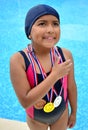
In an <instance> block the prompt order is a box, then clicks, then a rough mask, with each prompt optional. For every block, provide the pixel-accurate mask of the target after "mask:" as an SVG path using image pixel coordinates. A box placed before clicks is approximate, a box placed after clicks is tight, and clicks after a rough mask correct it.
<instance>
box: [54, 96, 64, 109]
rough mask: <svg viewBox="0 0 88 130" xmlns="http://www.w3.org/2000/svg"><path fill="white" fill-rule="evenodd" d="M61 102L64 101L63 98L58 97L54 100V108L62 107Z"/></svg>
mask: <svg viewBox="0 0 88 130" xmlns="http://www.w3.org/2000/svg"><path fill="white" fill-rule="evenodd" d="M61 101H62V97H61V96H58V97H56V99H55V100H54V107H58V106H59V105H60V103H61Z"/></svg>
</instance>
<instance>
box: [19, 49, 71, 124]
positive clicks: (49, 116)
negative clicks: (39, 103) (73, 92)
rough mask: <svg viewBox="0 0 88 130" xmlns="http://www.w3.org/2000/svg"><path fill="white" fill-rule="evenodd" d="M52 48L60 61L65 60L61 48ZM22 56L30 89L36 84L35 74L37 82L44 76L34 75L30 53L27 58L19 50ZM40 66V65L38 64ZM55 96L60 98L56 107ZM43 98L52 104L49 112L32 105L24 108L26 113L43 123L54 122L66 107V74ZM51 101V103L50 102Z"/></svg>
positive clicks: (49, 103)
mask: <svg viewBox="0 0 88 130" xmlns="http://www.w3.org/2000/svg"><path fill="white" fill-rule="evenodd" d="M54 50H55V51H56V53H58V54H59V55H60V57H61V59H62V62H64V61H65V58H64V55H63V52H62V50H61V48H60V47H55V48H54ZM57 51H58V52H57ZM19 52H20V53H21V54H22V56H23V58H24V61H25V65H26V70H25V71H26V74H27V78H28V81H29V83H30V86H31V89H32V88H33V87H35V86H36V85H35V84H36V83H35V82H36V79H35V78H36V76H37V84H39V83H41V82H42V81H43V80H44V78H43V75H42V74H41V73H40V74H38V73H36V75H34V73H33V71H34V70H33V65H32V63H31V62H30V60H32V59H30V57H32V58H34V57H33V56H32V55H31V56H30V55H29V53H30V52H28V56H29V59H30V60H29V59H28V57H27V56H26V54H25V52H23V51H19ZM40 67H41V66H40ZM49 74H50V72H48V73H47V74H46V76H48V75H49ZM51 97H52V100H51V101H49V100H50V98H51ZM56 97H58V98H60V99H59V102H60V103H59V105H57V104H58V101H57V102H56V107H55V105H54V102H55V99H56ZM43 100H44V101H46V104H48V105H49V107H51V106H50V105H52V104H53V107H52V109H53V110H51V112H48V111H46V108H45V110H44V108H43V109H36V108H35V107H34V106H32V107H29V108H27V109H26V113H27V115H28V116H29V117H30V118H32V119H34V120H37V121H39V122H42V123H45V124H52V123H54V122H55V121H56V120H57V119H59V118H60V116H61V115H62V114H63V112H64V110H65V109H66V107H67V101H68V99H67V76H65V77H63V78H62V79H60V80H58V81H57V82H56V83H55V84H54V87H53V90H52V89H50V91H49V92H48V93H47V94H46V95H45V96H44V97H43ZM51 102H52V104H51Z"/></svg>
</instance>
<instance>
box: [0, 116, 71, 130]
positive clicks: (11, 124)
mask: <svg viewBox="0 0 88 130" xmlns="http://www.w3.org/2000/svg"><path fill="white" fill-rule="evenodd" d="M0 130H30V129H29V128H28V126H27V123H26V122H20V121H15V120H9V119H3V118H0ZM48 130H50V129H49V128H48ZM68 130H69V129H68Z"/></svg>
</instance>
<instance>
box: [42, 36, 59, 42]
mask: <svg viewBox="0 0 88 130" xmlns="http://www.w3.org/2000/svg"><path fill="white" fill-rule="evenodd" d="M43 39H45V40H50V41H52V40H55V39H56V38H55V37H50V36H49V37H43Z"/></svg>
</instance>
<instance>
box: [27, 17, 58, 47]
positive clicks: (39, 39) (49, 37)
mask: <svg viewBox="0 0 88 130" xmlns="http://www.w3.org/2000/svg"><path fill="white" fill-rule="evenodd" d="M29 37H30V38H31V40H32V43H33V45H34V46H38V47H39V46H40V47H43V48H44V47H45V48H51V47H53V46H54V45H55V44H56V43H57V42H58V40H59V38H60V26H59V21H58V19H57V18H56V17H55V16H53V15H44V16H42V17H40V18H39V19H38V20H36V22H35V23H34V24H33V26H32V29H31V34H30V36H29Z"/></svg>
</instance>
